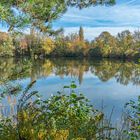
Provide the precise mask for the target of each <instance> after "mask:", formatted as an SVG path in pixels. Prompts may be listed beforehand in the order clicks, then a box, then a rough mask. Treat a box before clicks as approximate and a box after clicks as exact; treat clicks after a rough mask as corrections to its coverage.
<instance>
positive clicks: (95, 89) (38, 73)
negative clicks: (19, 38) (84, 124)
mask: <svg viewBox="0 0 140 140" xmlns="http://www.w3.org/2000/svg"><path fill="white" fill-rule="evenodd" d="M33 80H37V82H36V84H35V86H34V90H38V91H39V92H40V94H41V95H42V96H43V98H49V96H50V95H51V94H56V92H57V91H58V90H59V91H61V90H63V86H64V85H69V84H70V83H71V81H75V82H76V84H77V86H78V88H77V92H78V93H83V94H84V95H85V96H86V97H87V98H88V99H89V100H90V102H91V104H93V105H94V106H95V108H97V109H100V110H103V112H104V113H105V114H106V115H107V116H108V117H109V116H110V114H111V111H112V109H113V116H112V120H113V121H114V122H116V121H118V120H120V117H121V114H122V112H123V109H124V105H125V103H126V102H128V101H129V100H135V99H136V98H137V97H138V95H140V64H139V63H138V62H133V61H131V62H130V61H125V62H124V61H116V60H94V59H93V60H92V59H90V60H86V59H83V60H79V59H77V60H73V59H68V58H63V59H62V58H61V59H46V60H35V61H31V60H29V59H19V60H14V59H0V84H1V85H3V83H6V82H8V81H11V83H18V84H21V85H22V87H26V86H27V85H28V84H29V83H30V82H31V81H33ZM1 89H2V87H1ZM18 96H19V95H16V96H14V95H6V96H5V98H4V99H2V101H1V104H0V106H1V107H0V108H1V114H6V115H8V114H12V113H13V112H14V110H15V106H16V103H17V100H18ZM5 106H6V108H5Z"/></svg>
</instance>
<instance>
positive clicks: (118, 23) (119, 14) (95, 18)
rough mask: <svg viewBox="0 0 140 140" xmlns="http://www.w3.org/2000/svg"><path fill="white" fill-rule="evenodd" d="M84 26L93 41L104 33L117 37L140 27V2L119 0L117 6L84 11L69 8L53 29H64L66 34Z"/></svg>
mask: <svg viewBox="0 0 140 140" xmlns="http://www.w3.org/2000/svg"><path fill="white" fill-rule="evenodd" d="M79 26H83V28H84V31H85V38H86V39H88V40H92V39H94V38H95V37H97V36H98V35H99V34H100V33H101V32H102V31H109V32H110V33H111V34H112V35H117V33H118V32H121V31H123V30H127V29H128V30H130V31H132V32H133V31H134V30H138V29H139V27H140V0H117V1H116V5H115V6H107V7H105V6H97V7H90V8H85V9H82V10H79V9H76V8H69V9H68V11H67V12H66V13H65V14H64V15H63V16H62V17H61V18H60V19H59V20H57V21H55V22H54V24H53V27H54V28H58V27H63V28H64V30H65V34H70V33H75V32H78V30H79Z"/></svg>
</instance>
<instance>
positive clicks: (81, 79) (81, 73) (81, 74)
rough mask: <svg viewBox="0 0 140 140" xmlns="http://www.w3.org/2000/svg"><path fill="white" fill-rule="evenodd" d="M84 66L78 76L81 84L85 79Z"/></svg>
mask: <svg viewBox="0 0 140 140" xmlns="http://www.w3.org/2000/svg"><path fill="white" fill-rule="evenodd" d="M83 73H84V72H83V67H80V69H79V76H78V80H79V84H80V85H81V84H82V81H83Z"/></svg>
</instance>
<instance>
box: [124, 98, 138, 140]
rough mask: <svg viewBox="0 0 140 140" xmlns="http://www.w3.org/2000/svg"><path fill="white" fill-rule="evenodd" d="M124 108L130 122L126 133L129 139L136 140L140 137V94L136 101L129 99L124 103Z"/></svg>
mask: <svg viewBox="0 0 140 140" xmlns="http://www.w3.org/2000/svg"><path fill="white" fill-rule="evenodd" d="M126 108H127V110H128V120H129V122H130V129H129V131H128V132H127V133H128V135H129V137H130V139H131V140H138V139H139V138H140V96H139V97H138V100H137V101H135V102H134V101H132V100H131V101H130V102H128V103H126Z"/></svg>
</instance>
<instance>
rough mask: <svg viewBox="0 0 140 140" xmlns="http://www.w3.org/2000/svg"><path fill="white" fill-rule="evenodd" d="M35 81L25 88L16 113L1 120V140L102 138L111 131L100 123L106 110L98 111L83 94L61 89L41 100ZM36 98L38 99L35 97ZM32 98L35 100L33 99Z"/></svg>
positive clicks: (72, 85) (73, 86)
mask: <svg viewBox="0 0 140 140" xmlns="http://www.w3.org/2000/svg"><path fill="white" fill-rule="evenodd" d="M33 84H34V82H32V83H31V84H29V86H28V87H27V88H26V89H25V90H24V91H23V93H22V95H21V98H20V99H19V102H18V106H17V115H16V116H13V117H10V118H1V119H0V122H1V123H0V139H5V140H11V139H12V140H23V139H26V140H36V139H37V140H38V139H39V140H45V139H46V140H48V139H50V140H55V139H56V138H58V137H60V138H61V139H78V138H82V139H84V138H85V139H92V138H97V139H100V138H102V137H103V136H104V137H107V135H106V131H108V130H111V128H108V126H106V125H103V126H102V125H101V124H102V123H101V122H102V119H103V113H101V112H99V111H97V110H96V109H94V108H93V106H91V105H90V104H89V102H88V100H87V99H86V98H85V97H84V96H83V95H82V94H80V95H78V94H77V93H76V92H74V89H75V88H76V85H75V83H74V82H72V84H71V85H70V86H67V87H70V93H69V95H66V94H65V93H62V92H58V94H57V95H52V96H51V97H50V98H49V99H47V100H42V99H41V97H40V96H38V92H37V91H30V88H31V87H32V86H33ZM35 97H36V98H35ZM31 98H32V102H31V101H30V100H31Z"/></svg>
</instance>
